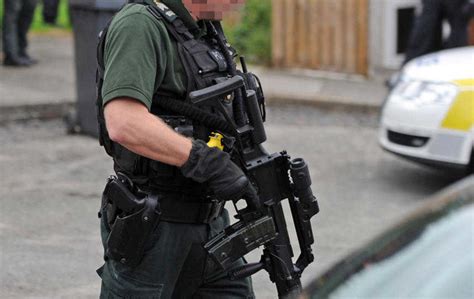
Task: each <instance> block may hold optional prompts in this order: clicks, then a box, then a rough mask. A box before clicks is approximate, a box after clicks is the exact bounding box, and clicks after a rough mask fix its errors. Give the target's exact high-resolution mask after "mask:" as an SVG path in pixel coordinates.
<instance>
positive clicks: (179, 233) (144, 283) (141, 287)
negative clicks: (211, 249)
mask: <svg viewBox="0 0 474 299" xmlns="http://www.w3.org/2000/svg"><path fill="white" fill-rule="evenodd" d="M102 214H103V216H102V220H101V234H102V242H103V245H104V251H106V247H107V245H106V240H107V238H108V235H109V233H110V229H109V228H108V227H107V226H106V224H105V223H106V220H105V218H106V213H102ZM199 230H200V231H203V232H205V231H206V226H205V225H193V224H182V223H171V222H165V221H161V222H160V223H159V224H158V227H157V228H156V229H155V231H154V232H153V234H152V235H151V237H150V239H149V241H148V244H146V247H145V255H144V257H143V260H142V261H141V262H140V264H139V265H138V266H137V267H135V268H130V267H127V266H125V265H122V264H121V263H120V262H117V261H114V260H111V259H107V258H106V261H105V264H104V266H102V267H101V268H100V269H99V270H97V273H98V274H99V276H100V277H101V278H102V288H101V295H100V298H122V297H123V298H171V296H172V294H173V292H174V289H175V286H176V281H177V280H178V277H179V275H180V273H181V270H182V268H183V264H184V263H185V261H186V259H187V257H188V255H189V252H190V251H191V247H192V245H193V243H197V241H196V231H199Z"/></svg>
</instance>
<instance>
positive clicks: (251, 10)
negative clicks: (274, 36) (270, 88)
mask: <svg viewBox="0 0 474 299" xmlns="http://www.w3.org/2000/svg"><path fill="white" fill-rule="evenodd" d="M271 5H272V3H271V0H247V1H246V5H245V6H244V8H243V11H242V19H241V21H240V22H239V23H237V24H235V25H234V26H229V25H226V26H225V30H226V33H227V36H228V38H229V41H230V43H231V44H232V45H233V46H234V47H235V48H236V49H237V50H238V51H239V53H241V54H242V55H244V56H245V57H246V59H247V61H248V62H250V63H254V64H266V65H269V64H270V61H271V57H272V54H271V32H272V31H271V12H272V6H271Z"/></svg>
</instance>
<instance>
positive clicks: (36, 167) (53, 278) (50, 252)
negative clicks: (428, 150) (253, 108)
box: [0, 106, 459, 298]
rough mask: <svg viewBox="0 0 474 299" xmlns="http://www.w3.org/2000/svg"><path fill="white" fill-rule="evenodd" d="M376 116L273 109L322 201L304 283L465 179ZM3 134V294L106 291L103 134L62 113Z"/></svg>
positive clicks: (282, 136) (278, 139) (283, 141)
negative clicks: (393, 134) (417, 158)
mask: <svg viewBox="0 0 474 299" xmlns="http://www.w3.org/2000/svg"><path fill="white" fill-rule="evenodd" d="M376 124H377V116H376V115H366V114H356V113H348V112H343V111H339V112H337V111H335V112H329V111H320V110H314V109H311V108H308V107H284V106H279V107H273V108H271V109H269V121H268V124H267V133H268V140H269V141H268V142H267V144H266V148H267V149H268V150H269V151H280V150H282V149H286V150H287V151H288V152H289V153H290V154H291V155H292V156H293V157H303V158H305V159H306V161H307V162H308V164H309V165H310V168H311V175H312V177H313V191H314V193H315V194H316V195H317V197H318V199H319V203H320V207H321V213H320V214H318V215H317V216H316V217H315V218H314V220H313V228H314V234H315V239H316V244H315V245H314V250H315V256H316V261H315V262H314V263H313V264H312V265H311V266H310V267H308V269H307V270H306V272H305V274H304V276H303V282H304V283H307V282H308V281H310V280H311V279H312V278H314V277H316V276H317V275H319V274H321V273H322V272H324V271H325V270H326V269H328V267H330V266H331V265H332V264H333V263H335V262H336V261H337V260H338V259H340V258H342V257H344V256H345V255H346V254H348V253H350V252H351V251H352V250H354V249H355V248H357V247H359V246H361V245H362V244H364V243H366V242H368V241H369V240H370V239H372V238H373V237H374V236H375V235H377V234H378V233H380V232H381V231H383V230H384V229H385V228H387V227H388V226H389V225H391V224H393V223H394V222H396V221H398V220H400V218H401V217H403V216H404V215H406V214H407V213H409V212H410V211H412V210H413V209H415V208H416V207H418V206H419V205H421V204H423V202H425V201H426V200H427V197H428V196H429V195H431V194H433V193H435V192H436V191H439V190H440V189H442V188H443V187H445V186H448V185H449V184H450V183H452V182H454V181H456V180H457V179H459V177H455V176H451V175H449V174H445V173H442V172H437V171H433V170H430V169H427V168H423V167H420V166H418V165H414V164H412V163H409V162H406V161H403V160H400V159H398V158H396V157H393V156H392V155H390V154H387V153H385V152H383V151H382V150H381V149H380V148H379V146H378V145H377V141H376V135H377V129H376ZM0 140H2V145H1V151H0V168H1V169H2V172H1V184H0V191H1V194H2V196H1V197H0V205H1V208H0V269H1V270H0V285H1V289H0V297H1V298H97V297H98V295H97V294H98V291H99V286H100V281H99V278H98V277H97V275H96V274H95V272H94V271H95V269H96V268H97V267H98V266H100V264H101V254H102V253H101V247H100V241H99V233H98V219H97V216H96V215H97V210H98V207H99V198H100V194H101V191H102V188H103V185H104V183H105V179H106V178H107V176H108V175H109V174H110V172H111V163H110V161H109V159H107V158H106V155H105V153H104V152H103V150H102V149H101V148H99V146H98V143H97V141H96V140H94V139H92V138H89V137H85V136H68V135H66V134H65V133H64V127H63V125H62V123H61V122H60V121H48V122H28V123H26V124H19V123H17V124H9V125H7V126H4V127H0ZM259 254H260V253H259V252H254V253H253V254H251V255H249V257H248V259H249V260H251V261H253V260H258V259H259ZM254 288H255V290H256V294H257V297H258V298H275V290H274V287H273V285H272V284H271V283H270V282H269V280H268V277H267V275H266V274H265V273H263V272H262V273H259V274H257V275H255V277H254Z"/></svg>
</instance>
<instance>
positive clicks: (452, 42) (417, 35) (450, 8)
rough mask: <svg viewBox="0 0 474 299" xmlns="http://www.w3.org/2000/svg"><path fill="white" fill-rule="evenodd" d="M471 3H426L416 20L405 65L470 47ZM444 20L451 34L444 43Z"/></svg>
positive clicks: (458, 0) (432, 0)
mask: <svg viewBox="0 0 474 299" xmlns="http://www.w3.org/2000/svg"><path fill="white" fill-rule="evenodd" d="M470 1H471V0H423V9H422V12H421V14H420V15H419V16H418V17H417V19H416V20H415V24H414V26H413V30H412V33H411V36H410V40H409V43H408V47H407V50H406V56H405V62H404V63H407V62H408V61H410V60H412V59H414V58H416V57H418V56H421V55H424V54H428V53H431V52H435V51H439V50H441V49H443V48H454V47H462V46H467V44H468V23H469V18H470V17H471V16H470V13H469V11H468V10H469V6H470V5H472V2H471V4H470ZM443 20H447V21H448V22H449V25H450V29H451V32H450V35H449V38H448V39H447V40H446V41H443V37H442V33H443Z"/></svg>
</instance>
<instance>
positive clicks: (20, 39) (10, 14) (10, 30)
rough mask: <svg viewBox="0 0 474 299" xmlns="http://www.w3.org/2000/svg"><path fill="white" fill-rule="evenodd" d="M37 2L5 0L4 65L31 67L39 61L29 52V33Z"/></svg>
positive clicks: (35, 0) (31, 0)
mask: <svg viewBox="0 0 474 299" xmlns="http://www.w3.org/2000/svg"><path fill="white" fill-rule="evenodd" d="M36 4H37V0H5V1H4V16H3V53H4V55H5V57H4V61H3V64H4V65H6V66H30V65H33V64H35V63H37V61H36V60H35V59H32V58H31V57H30V56H29V55H28V52H27V47H28V40H27V33H28V30H29V28H30V25H31V22H32V20H33V14H34V12H35V7H36Z"/></svg>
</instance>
